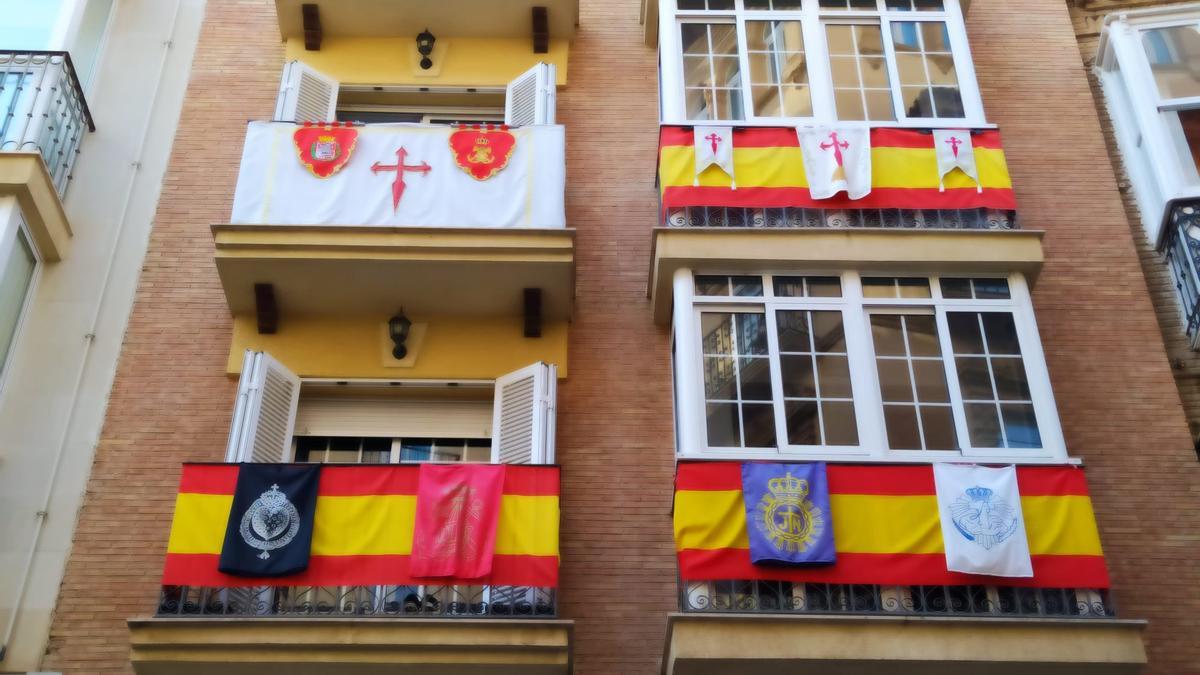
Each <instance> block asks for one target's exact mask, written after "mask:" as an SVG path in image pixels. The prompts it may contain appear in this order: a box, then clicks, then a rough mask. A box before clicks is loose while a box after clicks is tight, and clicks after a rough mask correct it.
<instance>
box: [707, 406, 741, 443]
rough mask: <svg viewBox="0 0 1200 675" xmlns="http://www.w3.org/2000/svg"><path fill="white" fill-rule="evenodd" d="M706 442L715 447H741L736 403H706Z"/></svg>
mask: <svg viewBox="0 0 1200 675" xmlns="http://www.w3.org/2000/svg"><path fill="white" fill-rule="evenodd" d="M707 413H708V415H707V418H708V425H707V426H708V444H709V446H711V447H717V448H737V447H741V445H742V440H741V433H742V432H741V425H740V423H739V422H738V407H737V404H736V403H709V404H708V405H707Z"/></svg>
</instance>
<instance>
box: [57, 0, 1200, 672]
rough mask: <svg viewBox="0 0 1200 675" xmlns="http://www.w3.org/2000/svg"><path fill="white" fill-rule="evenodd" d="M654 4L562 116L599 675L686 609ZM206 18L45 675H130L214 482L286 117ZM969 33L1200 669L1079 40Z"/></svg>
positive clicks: (218, 8) (1162, 660)
mask: <svg viewBox="0 0 1200 675" xmlns="http://www.w3.org/2000/svg"><path fill="white" fill-rule="evenodd" d="M639 4H640V0H583V1H582V2H581V10H580V14H581V16H580V28H579V33H578V36H577V39H576V42H575V44H574V47H573V54H572V60H571V75H570V78H571V83H570V87H569V88H568V89H567V90H565V91H563V92H562V93H561V94H560V98H559V106H560V109H559V114H560V118H561V121H562V122H563V123H564V124H566V125H567V130H568V131H567V134H568V151H567V152H568V175H569V177H570V178H569V181H568V194H567V208H568V222H569V225H570V226H572V227H575V228H577V230H578V239H577V245H578V285H577V295H578V302H577V309H576V316H575V321H574V323H573V325H572V328H571V337H570V340H571V377H570V380H569V381H566V382H564V383H562V385H561V387H560V394H559V396H560V405H559V418H558V430H559V443H558V452H559V461H560V462H561V463H562V465H563V471H564V474H563V479H564V484H563V498H562V507H563V541H562V547H563V567H562V570H563V580H562V586H563V587H562V593H561V597H562V604H561V610H562V614H563V615H564V616H565V617H567V618H572V619H575V620H576V621H577V629H576V632H575V639H576V644H575V656H576V664H577V668H576V672H577V673H580V674H581V675H592V674H599V673H604V674H610V675H651V674H652V673H656V672H657V667H658V662H659V659H660V657H661V653H662V648H663V638H664V630H665V614H666V613H667V612H668V611H671V610H673V609H675V607H676V599H675V583H674V579H675V570H674V560H673V555H672V543H671V528H670V517H669V508H670V495H671V487H672V485H671V484H672V480H671V479H672V465H673V462H672V456H671V452H672V410H671V399H670V379H669V378H670V373H669V358H668V357H669V351H668V349H669V336H668V333H667V331H666V330H665V329H660V328H656V327H655V326H654V324H653V323H652V321H651V313H650V308H649V304H648V302H647V300H646V297H645V284H646V272H647V269H648V262H649V244H650V228H651V226H652V225H653V224H654V210H655V198H654V188H653V172H654V154H655V151H654V148H655V144H656V138H657V127H656V124H655V121H656V110H657V102H656V90H657V87H656V76H655V61H656V56H655V53H654V50H652V49H649V48H647V47H645V46H644V45H643V44H642V42H641V32H640V27H639V25H638V23H637V16H638V8H639ZM207 12H208V16H207V19H206V22H205V25H204V28H203V33H202V35H201V39H200V45H199V48H198V51H197V55H196V60H195V70H194V71H193V74H192V79H191V82H190V84H189V90H188V98H187V101H186V103H185V105H184V109H183V117H182V120H181V122H180V131H179V137H178V139H177V140H176V143H175V149H174V156H173V159H172V162H171V168H170V170H169V172H168V174H167V176H166V184H165V186H164V191H163V196H162V200H161V203H160V207H159V212H158V216H157V221H156V223H155V229H154V232H153V235H152V238H151V242H150V248H149V253H148V255H147V259H146V263H145V269H144V271H143V276H142V281H141V286H140V289H139V292H138V296H137V301H136V304H135V308H134V312H133V316H132V318H131V321H130V325H129V332H128V335H127V336H126V343H125V348H124V353H123V357H122V360H121V363H120V366H119V372H118V374H117V378H116V384H115V388H114V391H113V395H112V401H111V404H110V408H109V416H108V421H107V424H106V426H105V431H104V433H103V437H102V440H101V444H100V447H99V449H98V451H97V453H96V460H95V466H94V467H93V473H92V479H91V483H90V486H89V490H88V494H87V497H86V500H85V505H84V508H83V510H82V512H81V514H80V521H79V527H78V531H77V532H78V535H77V541H76V544H75V549H74V551H73V555H72V558H71V561H70V563H69V565H68V568H67V571H66V577H65V580H64V582H63V589H62V594H61V598H60V606H59V612H58V616H57V619H56V621H55V625H54V628H53V631H52V636H51V643H50V646H49V653H48V656H47V659H46V663H45V668H46V669H48V670H62V671H64V672H65V673H72V674H75V673H80V674H82V673H87V674H89V675H90V674H93V673H110V672H111V673H127V672H129V668H128V662H127V653H128V633H127V631H126V628H125V620H126V619H127V618H129V617H132V616H141V615H147V614H149V613H151V612H152V611H153V608H154V602H155V598H156V595H157V591H158V583H157V579H158V575H159V572H160V569H161V562H162V555H163V551H164V548H165V542H166V536H167V529H168V525H169V520H170V514H171V509H172V505H173V499H174V491H175V487H176V480H177V476H178V470H179V469H178V467H179V463H180V462H182V461H186V460H216V459H220V458H221V455H222V449H223V447H224V442H225V434H226V429H227V425H228V417H229V410H230V408H231V405H232V398H233V388H234V387H233V384H232V383H231V382H230V381H229V380H228V379H227V378H225V376H224V375H223V372H224V361H225V357H226V354H227V350H228V345H229V337H230V324H229V317H228V310H227V309H226V306H225V301H224V297H223V294H222V292H221V288H220V285H219V283H218V280H217V277H216V274H215V269H214V266H213V262H212V253H213V250H212V239H211V235H210V233H209V230H208V225H209V224H210V223H213V222H220V221H222V220H225V219H227V218H228V213H229V207H230V201H231V198H232V191H233V186H234V182H235V179H236V171H237V162H238V157H239V153H240V146H241V142H240V141H241V138H242V134H243V125H244V123H245V121H246V120H247V119H251V118H265V117H268V116H269V115H270V113H271V111H272V108H273V102H274V91H275V86H276V83H277V81H278V73H279V68H280V65H281V60H282V54H281V52H282V50H281V47H280V45H279V42H278V32H277V28H276V24H275V18H274V3H272V2H271V1H270V0H209V1H208V9H207ZM969 24H970V29H971V37H972V44H973V48H974V52H975V57H976V61H977V68H978V71H979V78H980V81H981V83H982V86H983V90H984V98H985V104H986V106H987V109H988V112H989V116H990V118H991V119H992V121H995V122H997V123H999V124H1000V125H1001V130H1002V132H1003V133H1004V135H1005V139H1006V147H1007V149H1008V156H1009V160H1010V165H1011V166H1010V168H1011V170H1012V173H1013V178H1014V181H1015V183H1016V186H1017V196H1018V199H1019V203H1020V205H1021V207H1022V212H1023V219H1024V220H1023V222H1024V223H1025V225H1026V226H1027V227H1032V228H1041V229H1045V230H1047V236H1046V251H1047V255H1048V262H1047V264H1046V268H1045V272H1044V274H1043V276H1042V278H1041V280H1040V282H1039V285H1038V287H1037V288H1036V291H1035V302H1036V304H1037V309H1038V311H1039V315H1038V316H1039V321H1040V324H1041V331H1042V336H1043V339H1044V341H1045V348H1046V354H1047V359H1048V360H1049V363H1050V369H1051V376H1052V379H1053V382H1054V386H1055V391H1056V394H1057V397H1058V401H1059V406H1060V410H1061V412H1062V417H1063V423H1064V427H1065V431H1066V435H1067V442H1068V445H1069V447H1070V448H1071V451H1072V452H1073V454H1075V455H1078V456H1081V457H1083V458H1084V459H1085V460H1086V462H1087V465H1088V470H1089V476H1090V478H1091V481H1092V486H1093V492H1094V493H1095V504H1096V509H1097V513H1098V517H1099V519H1100V524H1101V528H1102V535H1103V537H1104V542H1105V547H1106V550H1107V552H1108V554H1109V556H1110V565H1111V567H1112V571H1113V574H1114V578H1115V579H1116V583H1117V586H1118V593H1119V600H1120V601H1121V604H1122V610H1123V614H1124V615H1125V616H1128V617H1144V618H1149V619H1151V620H1152V622H1153V623H1152V628H1151V632H1150V644H1151V648H1152V654H1153V658H1154V660H1155V663H1156V667H1155V670H1154V672H1156V673H1163V674H1166V673H1179V672H1183V671H1185V670H1186V669H1187V668H1195V665H1194V663H1195V662H1197V661H1200V653H1198V651H1197V650H1198V647H1197V645H1195V644H1191V643H1189V642H1187V641H1186V638H1187V637H1188V635H1189V633H1190V632H1191V631H1190V628H1189V627H1190V626H1191V625H1192V622H1191V621H1190V618H1191V617H1195V616H1197V615H1200V591H1197V590H1196V589H1198V588H1200V578H1198V574H1197V571H1196V569H1195V567H1196V566H1195V565H1194V562H1191V563H1189V559H1190V560H1191V561H1194V560H1195V559H1196V558H1197V555H1196V553H1197V552H1196V543H1195V535H1194V533H1195V525H1194V523H1195V518H1194V516H1192V515H1191V514H1190V511H1189V508H1188V507H1189V506H1194V504H1195V496H1194V492H1189V490H1190V489H1191V486H1193V485H1196V484H1200V483H1198V481H1197V478H1198V476H1197V475H1196V473H1197V472H1196V468H1195V464H1196V463H1195V461H1194V456H1193V455H1192V451H1191V443H1190V439H1189V435H1188V431H1187V426H1186V423H1185V421H1184V415H1183V412H1182V409H1181V406H1180V402H1179V397H1178V395H1177V394H1176V390H1175V387H1174V385H1173V382H1172V374H1171V371H1170V368H1169V367H1168V363H1167V358H1166V355H1165V353H1164V349H1163V346H1162V339H1161V337H1160V334H1159V328H1158V326H1157V324H1156V322H1155V316H1154V313H1153V308H1152V305H1151V302H1150V296H1149V294H1148V293H1147V290H1146V284H1145V281H1144V279H1143V276H1142V270H1141V267H1140V266H1139V261H1138V253H1137V249H1136V247H1135V244H1134V241H1133V238H1132V236H1131V234H1130V226H1129V224H1128V222H1127V221H1126V218H1125V216H1124V212H1123V210H1122V204H1121V201H1120V195H1119V194H1118V193H1117V191H1116V186H1115V180H1114V178H1113V174H1112V172H1111V171H1110V170H1108V166H1109V165H1108V163H1107V162H1108V160H1107V149H1106V147H1105V144H1104V138H1103V136H1102V134H1101V132H1100V127H1099V122H1098V120H1097V118H1096V114H1095V108H1094V106H1093V102H1092V99H1091V94H1090V92H1089V89H1088V83H1087V80H1086V79H1085V76H1084V72H1083V68H1082V65H1081V63H1080V61H1079V52H1078V49H1077V47H1076V43H1075V39H1074V34H1073V31H1072V26H1071V22H1070V17H1069V16H1068V14H1067V10H1066V7H1065V6H1064V5H1062V4H1061V3H1057V2H1051V1H1050V0H1007V1H1006V2H1003V3H1001V2H985V1H981V0H976V2H974V3H973V6H972V8H971V13H970V16H969ZM1034 32H1036V39H1031V33H1034ZM1059 147H1063V148H1070V149H1071V150H1070V152H1057V151H1054V150H1053V148H1059ZM1064 195H1066V196H1069V199H1064ZM1189 497H1190V499H1191V501H1190V502H1189V501H1188V500H1189ZM1188 528H1191V529H1190V530H1189V529H1188ZM1189 534H1190V535H1191V539H1190V540H1189V539H1188V538H1187V536H1188V535H1189ZM1163 579H1170V580H1172V582H1171V585H1170V586H1167V585H1164V584H1162V583H1161V580H1163ZM80 598H86V599H87V601H86V602H84V603H81V602H79V600H78V599H80ZM1172 636H1174V637H1172Z"/></svg>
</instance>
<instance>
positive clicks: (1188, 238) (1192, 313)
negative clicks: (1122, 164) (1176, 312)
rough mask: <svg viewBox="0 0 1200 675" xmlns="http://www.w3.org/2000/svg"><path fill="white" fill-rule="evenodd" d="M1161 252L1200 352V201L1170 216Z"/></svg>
mask: <svg viewBox="0 0 1200 675" xmlns="http://www.w3.org/2000/svg"><path fill="white" fill-rule="evenodd" d="M1167 218H1168V220H1167V225H1166V228H1165V229H1166V232H1165V234H1164V236H1163V244H1162V248H1161V249H1160V252H1161V253H1162V255H1163V259H1164V260H1165V261H1166V263H1167V267H1168V268H1169V269H1170V270H1171V281H1172V282H1173V283H1174V285H1175V294H1176V296H1177V297H1178V298H1179V304H1180V309H1181V310H1182V312H1183V320H1184V331H1185V332H1186V333H1187V336H1188V339H1189V340H1190V341H1191V345H1192V349H1200V201H1188V202H1180V203H1176V204H1174V205H1173V206H1172V207H1171V210H1170V212H1169V213H1168V216H1167Z"/></svg>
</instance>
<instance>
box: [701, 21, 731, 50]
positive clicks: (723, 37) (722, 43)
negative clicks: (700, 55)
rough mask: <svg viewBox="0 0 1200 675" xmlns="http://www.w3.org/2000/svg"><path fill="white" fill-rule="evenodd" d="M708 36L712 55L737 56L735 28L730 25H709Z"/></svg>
mask: <svg viewBox="0 0 1200 675" xmlns="http://www.w3.org/2000/svg"><path fill="white" fill-rule="evenodd" d="M708 34H709V40H711V42H710V44H711V45H712V53H713V54H724V55H733V56H737V27H736V26H734V25H733V24H731V23H710V24H708Z"/></svg>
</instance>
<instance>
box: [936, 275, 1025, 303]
mask: <svg viewBox="0 0 1200 675" xmlns="http://www.w3.org/2000/svg"><path fill="white" fill-rule="evenodd" d="M941 287H942V297H943V298H946V299H947V300H970V299H976V300H1008V299H1009V298H1010V297H1011V293H1010V291H1009V289H1008V280H1007V279H958V278H952V277H942V279H941Z"/></svg>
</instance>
